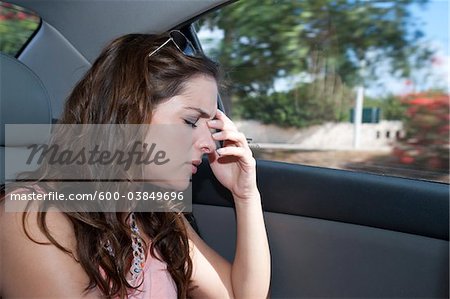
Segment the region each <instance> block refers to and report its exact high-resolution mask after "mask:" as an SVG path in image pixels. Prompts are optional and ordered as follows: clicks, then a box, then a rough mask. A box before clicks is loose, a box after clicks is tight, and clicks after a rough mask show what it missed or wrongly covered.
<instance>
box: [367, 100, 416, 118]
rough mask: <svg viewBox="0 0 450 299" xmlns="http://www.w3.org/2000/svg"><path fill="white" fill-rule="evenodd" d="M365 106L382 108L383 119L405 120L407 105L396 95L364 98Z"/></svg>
mask: <svg viewBox="0 0 450 299" xmlns="http://www.w3.org/2000/svg"><path fill="white" fill-rule="evenodd" d="M364 107H376V108H380V109H381V119H385V120H405V119H406V115H405V112H406V108H407V105H406V104H405V103H404V102H403V101H401V99H400V98H399V97H397V96H395V95H392V94H390V95H387V96H385V97H381V98H377V99H372V98H366V99H364Z"/></svg>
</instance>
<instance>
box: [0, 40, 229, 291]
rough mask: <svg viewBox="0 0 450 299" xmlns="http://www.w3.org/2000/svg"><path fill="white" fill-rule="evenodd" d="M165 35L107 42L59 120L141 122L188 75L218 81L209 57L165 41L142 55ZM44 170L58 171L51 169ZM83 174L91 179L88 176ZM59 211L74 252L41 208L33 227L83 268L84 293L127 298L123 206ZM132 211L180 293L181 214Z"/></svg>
mask: <svg viewBox="0 0 450 299" xmlns="http://www.w3.org/2000/svg"><path fill="white" fill-rule="evenodd" d="M167 39H168V35H167V34H162V35H148V34H129V35H125V36H123V37H119V38H117V39H115V40H114V41H112V42H111V43H110V44H109V45H107V46H106V48H105V49H104V50H103V51H102V53H101V54H100V56H99V57H98V58H97V60H96V61H95V62H94V64H93V65H92V67H91V68H90V70H89V71H88V72H87V73H86V74H85V75H84V77H83V78H82V79H81V80H80V81H79V82H78V83H77V85H76V86H75V88H74V89H73V91H72V93H71V94H70V96H69V98H68V100H67V102H66V104H65V107H64V112H63V115H62V117H61V119H60V121H59V123H61V124H149V123H150V122H151V120H152V112H153V110H154V109H155V108H156V107H157V105H158V104H160V103H161V102H163V101H165V100H167V99H169V98H171V97H174V96H176V95H179V94H180V93H182V91H183V88H184V86H185V85H184V83H185V82H186V81H187V80H189V79H190V78H192V77H194V76H197V75H205V76H209V77H212V78H214V79H215V80H216V82H217V83H218V84H220V82H221V74H220V70H219V67H218V65H217V64H216V63H215V62H213V61H212V60H210V59H208V58H207V57H205V56H203V55H196V57H190V56H186V55H184V54H183V53H182V52H181V51H180V50H179V49H177V48H176V47H175V45H174V44H173V43H172V42H169V43H168V44H166V45H165V46H164V47H162V48H161V49H160V50H159V51H158V52H156V53H155V54H153V55H152V56H151V57H148V54H149V53H151V52H152V51H153V50H155V49H156V48H157V47H159V46H160V45H161V44H163V43H164V42H165V41H166V40H167ZM37 171H42V169H40V170H39V169H38V170H37ZM87 173H89V171H88V172H87ZM52 175H53V176H54V177H55V178H57V177H58V173H56V174H52ZM26 177H27V175H22V176H21V177H20V180H22V181H23V180H26ZM47 179H48V176H47ZM90 179H91V180H95V178H94V177H91V178H90ZM37 183H38V185H39V187H42V188H44V189H45V190H47V191H48V190H52V189H55V185H54V184H57V182H56V183H55V182H54V183H52V184H53V185H52V184H48V183H45V182H37ZM3 199H4V198H3ZM64 214H65V215H66V216H67V217H68V219H69V220H70V221H71V223H72V224H73V228H74V232H75V236H76V253H74V252H71V251H70V250H68V249H67V248H64V247H63V246H61V245H60V244H59V243H58V242H57V241H56V240H55V239H54V238H53V237H52V235H51V233H50V232H49V230H48V228H47V225H46V215H47V214H46V212H45V211H42V212H40V213H38V219H37V220H38V225H39V228H40V229H41V231H42V232H43V233H44V234H45V235H46V237H47V238H48V239H49V241H50V242H51V243H52V244H54V245H55V246H56V247H58V248H59V249H61V250H62V251H64V252H66V253H68V254H70V255H71V256H73V257H74V258H75V259H76V260H77V261H78V262H79V263H80V264H81V266H82V267H83V269H84V270H85V271H86V273H87V275H88V276H89V284H88V285H87V286H86V289H85V291H86V292H87V291H89V290H91V289H93V288H96V287H97V288H98V289H99V290H100V291H101V292H102V293H103V295H104V296H106V297H108V298H110V297H116V296H119V297H120V298H125V297H127V294H129V291H130V290H131V288H133V287H134V286H131V285H130V284H129V283H128V282H127V279H126V273H127V272H128V270H129V269H130V266H131V261H132V246H131V243H132V241H131V230H130V227H129V225H128V222H127V221H128V215H127V214H126V213H125V212H89V213H87V212H65V213H64ZM135 216H136V220H137V222H138V223H139V225H140V226H141V227H142V230H143V232H144V233H145V234H146V235H147V236H148V237H149V239H150V240H151V245H150V248H147V244H145V247H146V248H147V249H150V253H151V254H152V256H154V257H156V255H155V250H157V251H158V253H159V255H160V256H161V258H162V259H163V261H164V262H166V263H167V269H168V271H169V273H170V275H171V276H172V278H173V280H174V281H175V284H176V286H177V294H178V298H188V297H189V292H190V289H189V285H190V283H191V275H192V260H191V258H190V255H189V243H188V237H187V231H186V227H185V225H184V221H183V219H182V217H183V213H181V212H180V213H176V212H165V213H163V212H139V213H135ZM26 217H27V213H24V215H23V219H22V224H23V226H24V228H25V230H26V227H25V223H26ZM27 235H28V237H29V238H30V239H32V238H31V236H30V235H29V234H28V233H27ZM32 240H33V239H32ZM33 241H34V242H37V241H36V240H33ZM106 242H108V243H109V244H110V246H111V247H112V249H113V251H114V257H112V256H111V255H110V254H108V251H107V250H105V243H106ZM46 244H50V243H46ZM100 269H103V272H104V273H102V272H101V270H100Z"/></svg>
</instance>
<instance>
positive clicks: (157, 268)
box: [128, 246, 177, 299]
mask: <svg viewBox="0 0 450 299" xmlns="http://www.w3.org/2000/svg"><path fill="white" fill-rule="evenodd" d="M149 247H150V246H149ZM155 252H156V254H157V255H158V253H157V251H155ZM158 257H160V256H159V255H158ZM142 275H144V277H143V278H144V281H143V282H142V285H141V286H140V287H139V288H138V290H132V292H131V294H130V296H129V297H128V298H130V299H144V298H145V299H171V298H174V299H176V298H177V286H176V284H175V281H174V280H173V279H172V276H171V275H170V273H169V271H167V264H166V263H165V262H161V261H160V260H158V259H157V258H154V257H153V256H152V255H151V254H150V252H148V254H147V260H146V261H145V266H144V269H143V271H142V272H141V273H140V275H139V277H138V279H137V281H138V282H140V281H142ZM139 290H142V292H139Z"/></svg>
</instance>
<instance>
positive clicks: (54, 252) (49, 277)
mask: <svg viewBox="0 0 450 299" xmlns="http://www.w3.org/2000/svg"><path fill="white" fill-rule="evenodd" d="M0 213H1V214H0V227H1V228H2V229H1V232H0V242H1V244H3V245H2V250H1V252H0V263H1V266H2V268H4V269H8V274H7V275H5V276H4V277H2V280H0V281H1V284H2V286H1V290H2V295H3V296H5V297H6V298H9V297H31V296H33V297H42V298H44V297H46V298H52V297H54V298H57V297H60V298H61V297H78V298H80V297H82V294H83V290H84V288H85V287H86V286H87V283H88V277H87V275H86V273H85V272H84V270H83V268H82V267H81V265H80V264H79V263H78V262H77V261H76V260H75V259H74V258H73V257H72V256H70V255H69V254H67V253H65V252H63V251H62V250H60V249H58V248H57V247H56V246H55V245H53V244H51V242H50V241H49V238H48V237H47V236H46V235H45V234H44V233H43V232H42V230H41V229H40V228H39V223H38V215H39V214H38V212H28V213H27V214H26V215H24V213H22V212H5V211H4V208H2V212H0ZM24 216H26V217H25V218H24ZM46 225H47V227H48V230H49V232H50V234H51V236H52V237H53V238H54V239H55V240H56V241H57V242H58V243H59V244H60V245H61V246H63V247H65V248H67V249H68V250H70V251H72V252H74V253H75V254H76V252H75V249H76V239H75V233H74V229H73V226H72V223H71V221H70V220H69V219H68V217H67V216H66V215H65V214H64V213H61V212H59V211H57V210H56V209H51V210H50V211H49V212H48V213H47V214H46ZM25 231H26V232H27V233H28V236H27V234H26V232H25ZM24 285H26V286H27V287H26V288H24V287H23V286H24ZM87 297H91V298H94V297H96V296H95V294H91V295H89V296H87Z"/></svg>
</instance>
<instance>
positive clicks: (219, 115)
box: [216, 110, 237, 131]
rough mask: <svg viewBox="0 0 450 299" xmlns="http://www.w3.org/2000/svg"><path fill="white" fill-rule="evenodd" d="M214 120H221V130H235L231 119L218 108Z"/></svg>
mask: <svg viewBox="0 0 450 299" xmlns="http://www.w3.org/2000/svg"><path fill="white" fill-rule="evenodd" d="M216 120H220V121H222V122H223V127H222V128H220V129H221V130H233V131H237V127H236V125H235V124H234V123H233V121H232V120H231V119H230V118H228V116H226V114H225V113H223V112H222V111H220V110H217V112H216Z"/></svg>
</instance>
